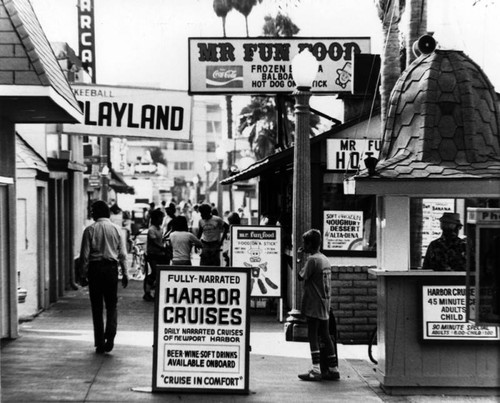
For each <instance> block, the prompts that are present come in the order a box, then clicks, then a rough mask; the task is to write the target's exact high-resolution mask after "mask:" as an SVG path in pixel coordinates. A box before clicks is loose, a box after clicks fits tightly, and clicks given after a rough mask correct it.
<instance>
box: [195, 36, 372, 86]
mask: <svg viewBox="0 0 500 403" xmlns="http://www.w3.org/2000/svg"><path fill="white" fill-rule="evenodd" d="M304 49H309V51H310V52H311V53H312V54H313V55H314V56H315V57H316V59H317V60H318V62H319V67H318V73H317V76H316V80H314V82H313V83H312V91H314V92H315V93H325V94H328V93H339V92H351V91H352V74H353V60H354V54H356V53H370V39H369V38H297V37H295V38H287V39H279V38H189V93H191V94H217V93H220V94H231V93H246V94H254V93H264V94H266V93H267V94H269V93H271V94H273V93H278V92H288V93H291V92H292V91H294V90H295V86H296V85H295V82H294V80H293V76H292V60H293V58H294V56H295V55H297V54H298V53H300V52H301V51H302V50H304Z"/></svg>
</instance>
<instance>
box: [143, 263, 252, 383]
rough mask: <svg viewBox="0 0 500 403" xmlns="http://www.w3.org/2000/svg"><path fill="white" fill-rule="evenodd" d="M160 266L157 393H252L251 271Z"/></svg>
mask: <svg viewBox="0 0 500 403" xmlns="http://www.w3.org/2000/svg"><path fill="white" fill-rule="evenodd" d="M159 267H160V270H159V271H158V274H157V275H158V277H157V286H156V291H157V295H156V299H155V322H154V333H155V336H154V346H153V350H154V353H153V391H156V392H161V391H172V392H173V391H186V392H194V391H200V392H201V391H203V393H207V392H214V393H216V392H217V393H221V392H228V393H229V392H231V393H248V385H249V378H248V365H249V338H250V335H249V330H250V329H249V302H250V298H249V296H250V293H249V285H250V283H249V280H250V277H249V272H248V270H246V269H244V268H227V267H225V268H221V267H219V268H217V267H214V268H207V267H199V268H186V267H181V266H178V267H176V266H159Z"/></svg>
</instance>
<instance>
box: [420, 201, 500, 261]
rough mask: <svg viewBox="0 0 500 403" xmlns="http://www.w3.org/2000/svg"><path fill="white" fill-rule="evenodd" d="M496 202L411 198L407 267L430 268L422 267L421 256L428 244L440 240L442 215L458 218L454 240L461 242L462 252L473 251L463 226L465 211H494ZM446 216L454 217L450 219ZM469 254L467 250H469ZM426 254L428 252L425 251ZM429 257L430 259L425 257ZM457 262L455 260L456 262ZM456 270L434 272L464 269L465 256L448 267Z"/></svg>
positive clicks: (424, 254)
mask: <svg viewBox="0 0 500 403" xmlns="http://www.w3.org/2000/svg"><path fill="white" fill-rule="evenodd" d="M499 205H500V199H482V198H467V199H456V198H434V199H429V198H411V199H410V266H411V268H412V269H421V268H430V267H424V266H428V265H429V263H426V264H425V265H424V260H425V256H426V254H427V252H428V249H429V245H430V243H431V242H432V241H434V240H436V239H438V238H440V237H441V235H442V233H443V230H442V226H441V221H440V218H441V217H443V214H444V213H447V215H448V216H449V217H453V219H455V220H456V219H458V220H459V221H460V225H459V228H458V229H455V230H456V231H458V232H457V235H458V237H459V238H460V239H461V240H463V245H464V250H465V249H467V248H469V249H470V248H473V247H474V245H471V244H470V239H471V234H469V233H468V232H469V230H468V225H467V209H469V208H492V207H493V208H496V207H498V206H499ZM450 214H455V215H454V216H451V215H450ZM469 251H470V250H469ZM429 253H430V252H429ZM429 258H430V257H429ZM456 261H458V260H456ZM454 265H455V266H458V267H449V268H445V267H440V268H435V270H452V271H463V270H465V256H462V260H461V262H459V263H454V264H451V266H454Z"/></svg>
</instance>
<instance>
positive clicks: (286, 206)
mask: <svg viewBox="0 0 500 403" xmlns="http://www.w3.org/2000/svg"><path fill="white" fill-rule="evenodd" d="M379 132H380V117H379V116H378V115H377V116H374V117H370V116H369V115H366V116H363V117H361V118H360V117H358V118H356V119H351V120H348V121H346V122H345V123H343V124H339V125H336V126H333V128H332V129H331V130H328V131H326V132H324V133H322V134H320V135H318V136H316V137H313V138H311V142H310V144H311V179H312V183H311V200H312V227H313V228H317V229H319V230H320V231H321V232H322V234H323V245H322V251H323V253H324V254H325V255H326V256H328V257H329V259H330V261H331V264H332V280H333V283H332V306H333V309H334V313H335V315H336V318H337V328H338V333H339V341H340V342H343V343H366V342H367V341H368V340H369V336H370V333H371V332H372V331H373V330H374V329H375V326H376V312H377V310H376V284H375V280H374V279H373V278H371V276H369V274H368V270H369V269H370V268H374V267H375V266H376V257H377V252H376V227H375V225H376V203H375V196H373V195H362V196H351V195H346V194H344V189H343V179H344V177H345V175H346V174H349V173H350V174H353V173H355V172H356V171H357V170H359V169H360V168H361V167H363V166H364V164H363V160H364V159H365V158H366V157H368V156H378V152H379V150H380V141H379V139H378V138H377V137H376V135H377V134H378V133H379ZM367 133H368V137H367ZM254 177H258V178H259V182H258V195H259V210H260V211H259V212H260V216H261V217H263V216H267V218H268V219H269V220H270V222H271V223H272V222H275V221H277V222H278V223H279V224H278V225H280V226H281V229H282V231H281V234H282V242H281V245H282V248H283V253H282V268H281V278H282V279H283V284H282V289H283V292H284V294H283V298H284V312H283V314H284V315H286V314H287V312H288V311H289V309H290V307H291V306H292V298H293V285H292V276H293V273H292V270H291V263H292V260H291V259H292V244H291V243H292V183H293V147H291V148H288V149H286V150H284V151H282V152H280V153H277V154H274V155H272V156H270V157H267V158H265V159H263V160H261V161H258V162H256V163H254V164H253V165H250V166H249V167H248V168H247V169H245V170H243V171H241V172H239V173H237V174H235V175H233V176H231V177H229V178H226V179H225V180H223V181H222V183H223V184H225V185H228V184H232V183H239V182H241V181H245V180H247V179H249V178H254Z"/></svg>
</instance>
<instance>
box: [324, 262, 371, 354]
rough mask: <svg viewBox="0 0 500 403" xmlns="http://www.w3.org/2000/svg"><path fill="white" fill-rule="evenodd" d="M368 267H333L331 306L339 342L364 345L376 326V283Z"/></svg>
mask: <svg viewBox="0 0 500 403" xmlns="http://www.w3.org/2000/svg"><path fill="white" fill-rule="evenodd" d="M371 268H373V267H367V266H332V291H331V306H332V308H333V312H334V314H335V317H336V319H337V332H338V336H339V339H338V341H339V342H340V343H344V344H347V343H352V344H364V343H367V342H368V341H369V336H370V333H371V332H372V331H373V329H375V327H376V325H377V282H376V278H375V277H374V276H370V275H369V274H368V269H371Z"/></svg>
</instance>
